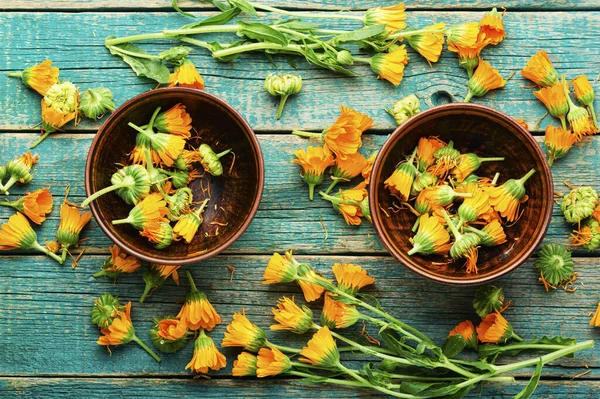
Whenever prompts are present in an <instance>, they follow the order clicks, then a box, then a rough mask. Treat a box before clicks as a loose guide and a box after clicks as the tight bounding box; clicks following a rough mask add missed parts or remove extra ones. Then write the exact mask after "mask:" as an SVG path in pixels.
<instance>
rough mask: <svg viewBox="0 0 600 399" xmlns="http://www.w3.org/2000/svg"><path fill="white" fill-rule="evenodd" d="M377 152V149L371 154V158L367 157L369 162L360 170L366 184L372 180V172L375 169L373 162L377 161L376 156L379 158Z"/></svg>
mask: <svg viewBox="0 0 600 399" xmlns="http://www.w3.org/2000/svg"><path fill="white" fill-rule="evenodd" d="M377 154H378V151H375V152H373V153H372V154H371V156H370V157H369V158H367V163H366V165H365V167H364V168H363V170H362V171H361V172H360V173H361V175H362V178H363V179H364V181H365V183H366V184H369V182H370V181H371V172H372V171H373V163H374V162H375V158H377Z"/></svg>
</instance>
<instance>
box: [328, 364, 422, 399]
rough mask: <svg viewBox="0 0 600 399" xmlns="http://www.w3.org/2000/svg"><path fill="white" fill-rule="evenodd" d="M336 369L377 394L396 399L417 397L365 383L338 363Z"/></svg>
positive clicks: (365, 381) (363, 379)
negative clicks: (380, 393) (377, 392)
mask: <svg viewBox="0 0 600 399" xmlns="http://www.w3.org/2000/svg"><path fill="white" fill-rule="evenodd" d="M338 368H339V369H340V371H343V372H344V373H346V374H348V375H349V376H351V377H352V378H354V379H355V380H357V381H359V382H362V383H363V384H364V386H366V387H371V388H373V389H375V390H377V391H379V392H383V393H385V394H387V395H390V396H394V397H396V398H404V399H413V398H417V396H414V395H411V394H407V393H400V392H396V391H392V390H390V389H387V388H384V387H382V386H379V385H373V384H371V383H370V382H369V381H367V380H366V379H365V378H363V377H362V376H360V375H359V374H358V373H356V372H355V371H354V370H350V369H349V368H347V367H345V366H344V365H342V364H341V363H338Z"/></svg>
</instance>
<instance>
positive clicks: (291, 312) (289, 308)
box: [271, 297, 313, 334]
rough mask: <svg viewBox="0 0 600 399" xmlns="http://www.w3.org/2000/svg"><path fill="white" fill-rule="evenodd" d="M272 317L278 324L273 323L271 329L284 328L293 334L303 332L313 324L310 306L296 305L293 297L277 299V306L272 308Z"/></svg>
mask: <svg viewBox="0 0 600 399" xmlns="http://www.w3.org/2000/svg"><path fill="white" fill-rule="evenodd" d="M272 312H273V317H274V318H275V321H276V322H277V323H279V324H273V325H272V326H271V330H274V331H278V330H286V331H291V332H293V333H295V334H304V333H305V332H307V331H309V330H310V329H311V328H312V326H313V320H312V318H313V313H312V310H310V308H308V307H306V306H304V305H302V307H300V306H298V305H296V303H295V302H294V297H292V299H290V298H288V297H283V298H280V299H279V300H278V301H277V308H276V309H272Z"/></svg>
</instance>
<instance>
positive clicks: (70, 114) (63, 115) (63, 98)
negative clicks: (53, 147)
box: [30, 82, 79, 148]
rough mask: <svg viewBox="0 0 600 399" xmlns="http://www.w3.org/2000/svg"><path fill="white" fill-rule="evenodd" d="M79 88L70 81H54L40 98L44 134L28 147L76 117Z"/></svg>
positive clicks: (39, 141)
mask: <svg viewBox="0 0 600 399" xmlns="http://www.w3.org/2000/svg"><path fill="white" fill-rule="evenodd" d="M78 107H79V90H78V88H77V86H75V85H74V84H73V83H71V82H63V83H56V84H54V85H52V87H50V88H49V89H48V92H47V93H46V95H45V96H44V98H43V99H42V130H43V131H44V134H43V135H42V136H41V137H40V138H39V139H38V140H37V141H35V142H34V143H33V144H32V145H31V147H30V148H34V147H35V146H37V145H38V144H39V143H41V142H42V141H43V140H44V139H45V138H46V137H48V135H49V134H50V133H53V132H55V131H57V130H58V129H60V128H61V127H63V126H64V125H66V124H67V123H68V122H70V121H72V120H73V119H75V118H77V114H78Z"/></svg>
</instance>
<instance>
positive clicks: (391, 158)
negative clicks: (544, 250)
mask: <svg viewBox="0 0 600 399" xmlns="http://www.w3.org/2000/svg"><path fill="white" fill-rule="evenodd" d="M424 136H425V137H427V136H438V137H439V138H440V139H442V140H444V141H446V142H448V141H449V140H453V141H454V146H455V148H457V149H458V150H459V151H460V152H461V153H465V152H474V153H476V154H477V155H478V156H480V157H505V158H506V159H505V161H503V162H484V163H483V164H482V166H481V167H480V169H479V170H478V171H476V172H475V173H476V174H477V175H478V176H481V177H490V178H492V177H493V176H494V175H495V173H496V172H499V173H500V179H499V183H503V182H504V181H506V180H508V179H511V178H520V177H522V176H523V175H525V174H526V173H527V172H528V171H529V170H530V169H531V168H535V169H536V170H537V173H536V174H534V175H533V177H531V178H530V179H529V180H528V181H527V183H526V184H525V187H526V189H527V194H528V195H529V200H528V201H527V202H526V203H525V204H524V205H523V206H522V207H521V211H522V212H523V214H522V216H521V218H520V219H519V220H518V221H517V222H516V223H515V224H514V225H513V226H507V225H505V226H504V227H505V232H506V235H507V242H506V243H505V244H503V245H500V246H497V247H491V248H490V247H485V248H480V250H479V260H478V262H477V265H478V267H479V272H478V274H468V273H466V271H465V269H464V267H463V264H464V261H463V260H458V261H456V262H451V261H450V260H449V258H446V257H443V256H421V255H414V256H408V255H407V251H408V250H410V248H411V247H412V245H411V243H410V242H409V238H410V237H412V236H413V235H414V233H412V231H411V228H412V226H413V224H414V222H415V221H416V216H415V215H414V214H412V213H411V212H409V211H408V210H401V211H399V212H394V211H392V209H393V208H394V205H393V203H394V202H395V203H396V204H398V200H397V199H395V198H394V197H392V196H391V195H390V193H389V191H388V190H386V189H385V188H384V181H385V179H387V177H389V176H390V175H391V174H392V172H393V171H394V169H395V167H396V165H397V164H398V163H399V162H400V161H402V160H403V159H405V158H406V156H407V155H410V153H411V152H412V151H413V149H414V148H415V146H416V145H417V143H418V140H419V138H420V137H424ZM372 180H373V181H374V182H376V184H373V185H372V187H371V193H370V194H371V212H372V213H373V219H374V220H373V221H374V224H375V227H376V229H377V232H378V234H379V236H380V238H381V240H382V241H383V243H384V245H385V246H386V247H387V248H388V250H389V251H390V252H391V253H392V255H394V256H395V257H396V258H397V259H398V260H400V261H401V262H402V263H403V264H404V265H406V266H408V267H409V268H411V269H412V270H414V271H416V272H418V273H419V274H422V275H424V276H426V277H430V278H432V279H434V280H438V281H441V282H447V283H464V284H475V283H481V282H485V281H488V280H490V279H492V278H497V277H499V276H500V275H503V274H505V273H507V272H509V271H510V270H512V269H514V268H515V267H517V266H518V265H519V264H521V263H522V262H523V261H525V259H527V257H528V256H529V255H530V254H531V253H532V251H533V250H534V249H535V247H536V246H537V244H538V243H539V242H540V240H541V239H542V238H543V235H544V234H545V232H546V230H547V227H548V223H549V220H550V214H551V209H552V192H553V188H552V179H551V175H550V170H549V168H548V166H547V163H546V161H545V159H544V155H543V153H542V152H541V149H540V147H539V145H538V144H537V143H536V142H535V141H534V139H533V138H532V137H531V135H530V133H529V132H527V131H526V130H524V129H523V128H522V127H520V126H519V125H518V123H517V122H516V121H514V120H513V119H512V118H510V117H508V116H506V115H504V114H501V113H500V112H498V111H495V110H492V109H490V108H487V107H482V106H475V105H466V104H452V105H446V106H441V107H437V108H432V109H430V110H427V111H425V112H423V113H422V114H420V115H418V116H417V117H415V118H413V119H411V120H410V121H408V122H407V123H406V124H405V125H403V126H402V127H400V128H399V129H398V130H397V131H396V132H394V134H392V136H391V137H390V138H389V139H388V141H387V142H386V143H385V144H384V147H383V148H382V151H381V153H380V155H379V156H378V159H377V161H376V163H375V166H374V168H373V176H372ZM382 209H384V210H385V211H386V212H387V213H388V214H389V217H388V216H387V215H386V214H385V213H384V212H383V211H382Z"/></svg>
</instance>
